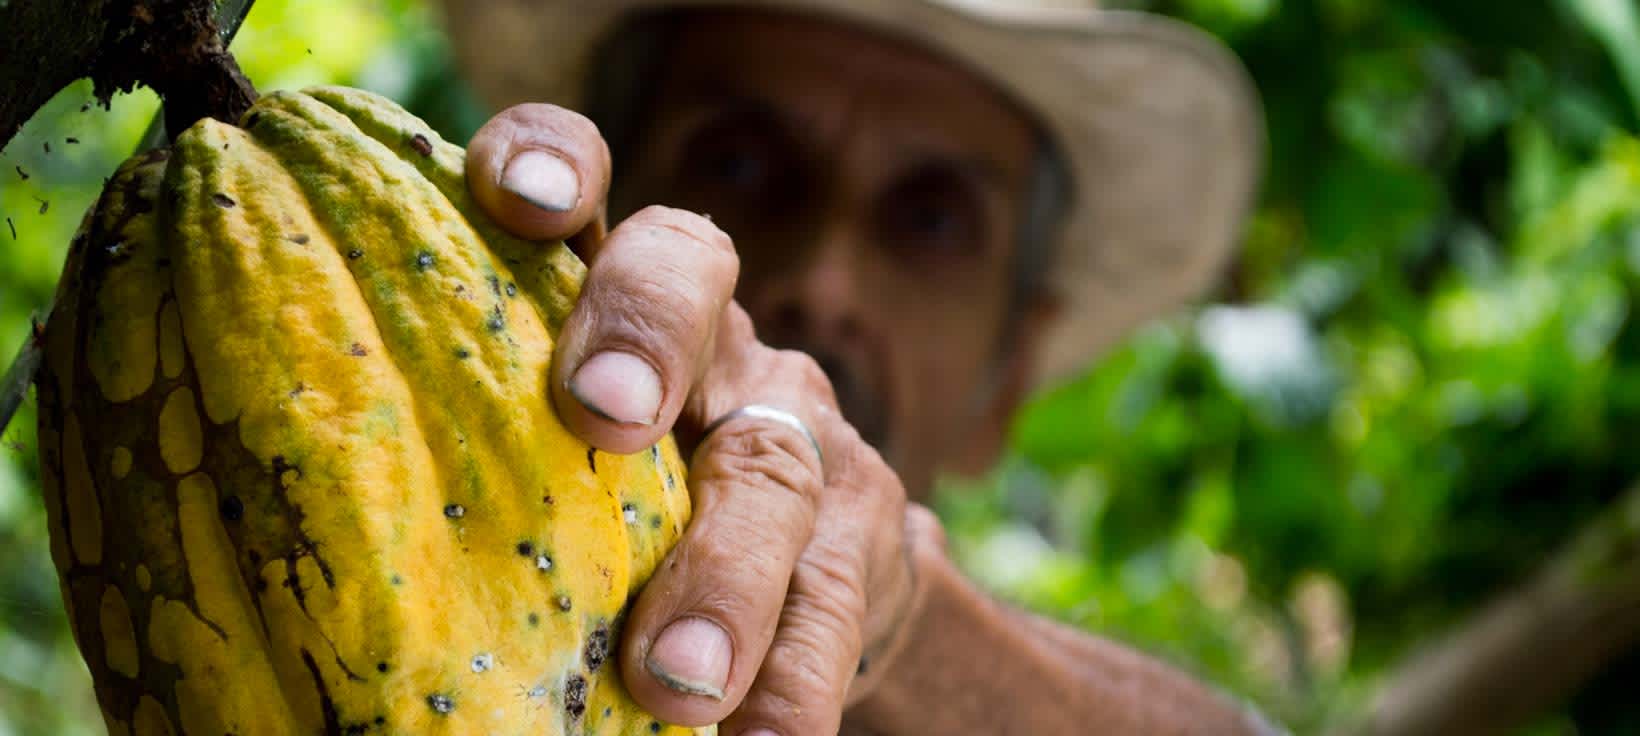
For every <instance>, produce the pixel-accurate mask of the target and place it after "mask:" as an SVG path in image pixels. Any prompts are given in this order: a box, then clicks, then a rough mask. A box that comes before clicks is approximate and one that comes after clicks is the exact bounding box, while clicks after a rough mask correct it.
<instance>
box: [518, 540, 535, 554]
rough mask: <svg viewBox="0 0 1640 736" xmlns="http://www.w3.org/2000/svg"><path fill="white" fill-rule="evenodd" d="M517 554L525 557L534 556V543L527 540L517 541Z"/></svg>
mask: <svg viewBox="0 0 1640 736" xmlns="http://www.w3.org/2000/svg"><path fill="white" fill-rule="evenodd" d="M518 554H520V555H523V556H525V557H532V556H534V555H535V545H533V544H530V542H529V541H528V540H525V541H523V542H519V543H518Z"/></svg>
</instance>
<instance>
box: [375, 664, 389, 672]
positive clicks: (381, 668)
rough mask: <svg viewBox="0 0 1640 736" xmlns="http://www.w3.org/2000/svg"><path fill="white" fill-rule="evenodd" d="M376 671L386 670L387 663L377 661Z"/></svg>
mask: <svg viewBox="0 0 1640 736" xmlns="http://www.w3.org/2000/svg"><path fill="white" fill-rule="evenodd" d="M376 671H377V672H386V671H387V663H386V662H377V663H376Z"/></svg>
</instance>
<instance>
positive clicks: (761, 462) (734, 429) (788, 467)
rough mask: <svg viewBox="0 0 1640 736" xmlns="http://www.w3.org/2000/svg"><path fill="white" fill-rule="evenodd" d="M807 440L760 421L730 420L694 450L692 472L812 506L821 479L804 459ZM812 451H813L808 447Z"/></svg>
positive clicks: (710, 479) (701, 477)
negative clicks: (780, 494)
mask: <svg viewBox="0 0 1640 736" xmlns="http://www.w3.org/2000/svg"><path fill="white" fill-rule="evenodd" d="M803 442H806V440H804V439H803V438H802V437H801V436H799V435H798V434H797V433H796V432H793V431H790V430H786V429H785V428H783V427H770V426H765V425H764V424H763V423H761V422H746V421H740V422H731V423H728V424H727V425H725V426H724V427H722V428H721V429H719V430H718V431H716V432H713V433H712V435H711V437H710V438H708V440H707V442H706V443H705V444H703V445H701V447H700V448H699V449H698V450H697V451H696V455H697V457H696V461H695V463H694V465H693V466H692V467H691V471H692V473H694V474H695V476H696V477H698V478H700V479H701V481H702V482H706V481H727V482H730V483H738V484H742V485H746V486H750V487H754V488H757V489H760V490H768V489H773V490H779V491H785V492H788V493H789V494H791V495H792V496H793V497H794V498H795V499H798V500H800V501H802V502H803V503H805V504H808V505H810V506H812V505H813V504H814V502H815V500H816V499H817V498H818V497H819V495H820V480H819V478H818V477H817V476H816V474H815V472H814V470H813V469H812V468H811V467H809V465H808V463H807V462H805V461H804V459H803V458H804V455H803V452H804V451H805V450H807V448H806V447H804V446H802V445H800V444H799V443H803ZM809 452H810V454H812V451H809Z"/></svg>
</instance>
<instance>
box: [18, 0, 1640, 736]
mask: <svg viewBox="0 0 1640 736" xmlns="http://www.w3.org/2000/svg"><path fill="white" fill-rule="evenodd" d="M1110 4H1117V5H1121V6H1124V7H1137V8H1143V9H1149V10H1153V11H1157V12H1164V13H1169V14H1173V15H1177V16H1181V17H1183V18H1185V19H1187V20H1190V21H1192V22H1195V23H1197V24H1199V25H1202V26H1204V27H1206V28H1208V29H1209V30H1211V31H1212V32H1214V33H1217V34H1219V35H1220V36H1221V37H1223V38H1225V39H1226V40H1227V41H1228V42H1230V43H1231V44H1232V45H1233V46H1234V47H1235V48H1236V50H1237V51H1238V52H1239V53H1240V54H1241V55H1242V57H1243V58H1244V60H1245V61H1246V62H1247V64H1248V66H1249V67H1250V68H1251V70H1252V72H1253V75H1254V77H1255V78H1256V80H1257V82H1258V84H1259V87H1260V89H1261V90H1262V93H1263V95H1264V100H1265V104H1266V110H1267V114H1268V118H1269V137H1270V142H1271V156H1270V162H1269V166H1268V181H1267V185H1266V190H1265V195H1264V198H1263V201H1262V203H1261V206H1260V208H1259V210H1258V213H1257V215H1256V217H1255V218H1254V219H1253V221H1252V222H1251V223H1250V225H1249V227H1248V229H1247V238H1246V249H1245V254H1244V256H1243V258H1241V259H1240V261H1239V262H1238V263H1237V264H1236V267H1235V269H1234V271H1233V273H1231V274H1230V277H1229V278H1228V279H1227V285H1226V286H1225V288H1224V289H1223V290H1222V291H1221V292H1220V293H1219V294H1217V295H1216V296H1215V298H1214V299H1213V300H1212V303H1211V304H1208V305H1206V306H1204V307H1203V308H1201V309H1199V310H1195V311H1193V312H1191V313H1189V314H1181V315H1179V316H1177V317H1176V318H1173V319H1171V320H1167V321H1165V322H1162V323H1159V324H1156V325H1153V326H1151V327H1149V328H1147V329H1145V330H1143V331H1142V332H1141V333H1140V334H1138V335H1136V336H1135V337H1134V338H1133V339H1132V340H1130V341H1128V342H1127V343H1126V344H1124V345H1123V346H1121V347H1120V348H1119V349H1117V350H1114V351H1113V352H1112V353H1111V354H1109V355H1108V356H1106V357H1105V359H1104V360H1103V361H1102V362H1101V363H1100V365H1099V366H1098V367H1097V368H1096V369H1094V370H1093V371H1092V372H1090V373H1089V374H1088V375H1086V376H1085V377H1083V378H1081V379H1080V380H1077V381H1075V382H1073V383H1071V384H1070V385H1067V386H1065V387H1063V388H1061V389H1059V390H1057V391H1054V392H1051V393H1050V394H1049V395H1047V396H1044V397H1041V398H1040V399H1039V400H1037V401H1035V402H1033V404H1032V405H1031V406H1030V407H1029V408H1028V410H1027V411H1026V412H1024V413H1023V415H1022V416H1021V417H1020V419H1019V421H1018V424H1017V426H1016V431H1015V439H1014V448H1015V452H1014V453H1013V455H1012V457H1011V458H1010V460H1009V461H1008V462H1007V463H1005V464H1004V466H1003V467H1001V468H1000V469H998V470H997V472H996V473H994V474H993V475H992V476H991V477H988V478H985V479H981V480H975V481H955V480H954V481H951V482H950V483H948V484H947V486H948V487H947V488H946V489H945V491H944V492H942V493H941V495H940V498H939V501H938V504H937V505H938V508H939V510H940V512H941V514H942V516H943V518H944V519H945V520H946V523H947V526H948V528H949V531H950V534H951V538H952V548H953V552H954V554H956V555H957V557H958V559H959V561H960V562H961V563H962V564H963V565H964V566H965V567H966V568H967V569H968V570H969V571H970V572H971V573H972V574H973V575H974V576H975V577H976V578H977V579H979V580H981V581H982V582H983V583H984V584H986V585H987V586H988V587H990V588H991V589H993V590H995V591H997V592H998V593H999V594H1001V595H1003V596H1005V597H1007V598H1010V599H1012V600H1015V601H1017V602H1019V603H1020V604H1022V605H1025V606H1028V607H1030V608H1032V609H1035V610H1039V611H1042V612H1044V613H1047V614H1050V615H1053V616H1056V617H1058V618H1062V619H1064V620H1067V621H1071V622H1074V623H1076V624H1079V625H1082V626H1085V627H1087V628H1089V629H1092V630H1095V631H1099V632H1103V633H1107V634H1110V635H1113V636H1116V637H1118V638H1120V639H1122V640H1124V641H1129V642H1133V643H1135V644H1137V645H1139V646H1142V647H1144V648H1146V649H1148V650H1150V651H1154V652H1157V653H1159V654H1162V655H1164V656H1167V657H1169V658H1171V659H1173V660H1174V661H1176V662H1178V663H1180V664H1181V665H1182V666H1185V667H1187V668H1190V669H1193V670H1195V671H1198V672H1201V673H1202V674H1203V675H1204V676H1205V677H1207V678H1209V679H1211V680H1212V681H1214V682H1216V683H1218V684H1220V685H1221V686H1223V687H1225V688H1226V689H1228V690H1231V691H1234V692H1236V693H1238V694H1241V695H1243V696H1245V697H1248V698H1251V699H1253V700H1255V701H1257V702H1258V703H1260V704H1261V705H1262V706H1263V707H1265V708H1266V709H1268V710H1269V711H1271V712H1272V713H1273V714H1275V715H1277V716H1278V717H1280V718H1281V719H1283V720H1285V721H1286V722H1287V723H1288V724H1289V725H1290V726H1291V727H1292V728H1293V729H1294V730H1295V731H1296V732H1301V733H1307V732H1312V731H1315V730H1319V729H1320V728H1322V727H1323V726H1324V725H1325V724H1327V723H1330V722H1336V721H1338V720H1339V719H1342V718H1347V717H1348V716H1349V715H1350V714H1351V713H1352V712H1354V711H1355V709H1357V708H1359V707H1360V706H1361V705H1362V703H1363V702H1364V699H1365V698H1366V697H1367V696H1368V695H1369V694H1370V692H1371V689H1372V688H1373V686H1374V685H1375V684H1376V683H1377V682H1378V678H1380V677H1381V676H1382V675H1383V674H1384V673H1385V672H1386V669H1387V668H1388V667H1389V666H1390V665H1392V664H1393V663H1394V662H1396V661H1397V660H1398V659H1399V658H1401V657H1402V656H1404V655H1405V654H1406V653H1407V652H1408V651H1409V649H1410V647H1412V646H1413V645H1414V644H1416V643H1417V642H1419V641H1421V640H1423V639H1424V638H1426V637H1429V636H1431V635H1434V634H1436V633H1438V632H1440V631H1441V630H1443V629H1444V628H1446V627H1448V626H1451V625H1454V624H1455V623H1457V622H1459V621H1461V620H1462V618H1463V616H1464V615H1465V614H1466V613H1468V612H1471V611H1473V610H1474V608H1475V607H1476V606H1477V605H1479V604H1480V603H1482V602H1484V601H1485V600H1487V599H1488V597H1490V596H1492V595H1494V594H1496V593H1498V592H1499V591H1501V590H1503V589H1506V588H1507V587H1509V586H1510V585H1511V584H1512V583H1515V582H1518V581H1519V580H1520V579H1521V578H1522V577H1523V576H1524V575H1526V574H1527V573H1528V572H1529V571H1530V570H1532V569H1533V567H1534V566H1535V565H1536V564H1539V563H1541V561H1542V560H1543V559H1544V558H1545V557H1546V556H1548V555H1549V554H1551V553H1552V552H1553V551H1554V550H1555V549H1556V548H1557V547H1558V546H1559V545H1560V544H1561V543H1563V542H1564V541H1565V539H1566V538H1567V536H1568V535H1570V534H1571V533H1572V532H1573V531H1574V530H1575V529H1577V528H1578V527H1579V526H1580V525H1582V524H1584V523H1587V521H1588V520H1589V519H1591V518H1592V517H1593V516H1594V515H1596V514H1597V513H1598V512H1599V511H1600V510H1601V509H1602V508H1603V507H1605V506H1606V505H1607V504H1609V503H1610V502H1611V501H1612V500H1613V499H1614V498H1615V497H1616V496H1617V495H1618V494H1619V493H1621V492H1622V491H1623V490H1624V489H1626V488H1627V487H1628V486H1629V485H1630V484H1631V483H1632V482H1633V481H1634V479H1635V477H1636V475H1637V471H1640V433H1636V432H1634V431H1632V429H1631V427H1633V426H1636V422H1637V420H1640V322H1637V320H1636V319H1635V318H1634V316H1633V314H1632V312H1633V311H1634V307H1633V302H1634V300H1635V295H1636V289H1637V286H1640V139H1637V138H1636V137H1634V135H1633V131H1634V130H1635V129H1636V123H1637V121H1640V115H1637V112H1636V109H1637V105H1640V23H1637V21H1636V14H1635V9H1634V7H1633V5H1632V3H1631V1H1630V0H1562V1H1560V2H1518V3H1497V2H1491V1H1483V0H1171V1H1169V0H1154V1H1145V0H1129V1H1128V2H1122V3H1110ZM235 51H236V53H237V54H238V55H239V58H240V60H241V63H242V65H243V66H244V67H245V69H246V70H247V72H248V73H249V74H250V76H251V77H252V78H253V79H254V80H256V81H257V82H258V84H259V86H261V87H263V88H277V87H293V86H300V85H303V84H310V83H316V82H343V83H349V84H355V85H358V86H363V87H367V88H370V89H375V90H377V91H380V92H383V93H386V94H388V95H390V96H393V97H395V98H396V99H399V100H401V101H403V102H405V103H406V104H407V105H409V106H410V107H411V108H412V109H413V110H415V111H416V112H418V114H421V115H422V116H423V117H424V118H426V119H428V120H429V121H430V122H432V123H433V124H434V125H435V126H436V127H438V128H439V129H440V130H441V131H443V132H444V134H445V135H446V137H448V138H450V139H452V140H458V141H461V140H465V139H466V138H467V136H468V135H469V134H470V133H471V131H472V130H473V129H474V128H475V127H476V126H477V125H478V124H479V123H480V122H482V120H483V117H484V113H483V111H482V110H481V109H480V107H479V106H478V105H476V104H475V103H474V101H473V100H472V99H471V97H470V96H469V94H468V92H467V91H466V90H465V88H464V87H462V86H461V85H460V84H459V83H458V81H457V80H456V75H455V71H454V70H453V69H452V67H451V66H450V61H449V57H448V54H447V50H446V48H445V45H444V41H443V39H442V38H441V36H440V35H439V33H438V31H437V27H436V22H435V18H434V17H433V16H432V14H431V13H430V12H429V10H428V9H427V8H426V7H424V6H423V4H422V3H419V2H414V1H413V0H348V1H347V2H338V1H329V2H327V1H322V0H259V1H258V2H257V3H256V5H255V10H254V11H253V13H252V16H251V18H250V20H249V22H248V23H247V24H246V26H245V28H244V30H243V31H242V33H241V36H240V39H239V40H238V41H237V42H236V44H235ZM87 100H88V90H87V89H86V88H84V87H75V88H71V89H69V90H66V91H65V92H64V93H63V94H61V95H59V97H58V99H57V100H56V101H54V103H53V104H52V106H51V107H50V108H48V109H47V110H45V111H43V112H42V113H41V114H40V115H38V116H37V118H36V119H35V120H34V121H33V122H32V123H31V124H30V126H29V127H28V128H27V129H26V131H25V134H24V135H23V136H21V137H19V138H18V139H17V140H16V141H14V142H13V143H12V144H11V145H10V146H9V147H8V148H7V149H6V150H5V152H4V154H3V156H0V164H3V168H0V183H3V189H0V215H4V217H6V218H7V219H8V221H9V224H10V225H11V226H14V227H15V228H16V235H15V236H12V234H11V233H10V232H9V231H7V230H0V356H6V357H9V356H10V355H11V354H12V352H13V351H15V349H16V348H17V346H18V345H20V344H21V343H22V341H23V340H24V339H26V337H27V335H28V333H29V330H30V327H29V323H30V317H31V315H34V314H38V313H40V311H41V310H43V309H44V307H45V305H46V304H47V303H48V301H49V296H50V294H51V291H52V288H53V284H54V283H55V279H56V275H57V270H58V268H59V267H60V263H61V259H62V256H63V252H64V249H65V248H66V245H67V243H68V241H69V239H70V237H71V235H72V232H73V229H74V227H75V226H76V225H77V221H78V218H79V216H80V213H81V212H83V211H84V209H85V207H86V206H88V205H89V204H90V202H91V201H92V199H93V198H94V196H95V194H96V191H97V189H98V188H99V187H100V185H101V181H102V178H103V177H104V176H106V175H107V174H108V173H109V172H111V171H112V170H113V168H114V166H115V165H116V164H117V162H118V161H119V160H120V159H121V158H122V157H123V156H124V155H126V154H128V153H129V152H130V151H131V149H132V147H133V146H134V145H135V143H136V141H137V140H138V139H139V137H140V135H141V132H142V130H143V127H144V126H145V125H146V123H147V120H148V118H149V117H150V116H151V115H152V112H153V109H154V105H155V103H154V101H153V99H152V97H151V96H148V95H146V94H142V93H139V94H135V95H131V96H129V97H126V98H122V99H119V100H117V101H116V103H115V104H114V105H113V106H112V109H111V110H103V109H101V108H99V107H95V106H93V107H91V108H89V109H82V105H84V103H86V102H87ZM69 138H74V139H76V140H77V141H78V142H77V143H69V142H68V139H69ZM48 145H49V147H50V150H49V152H48V151H47V146H48ZM25 174H26V175H27V178H26V179H25V178H24V175H25ZM33 422H34V418H33V416H32V415H31V414H30V413H29V412H28V410H27V409H26V408H25V412H24V414H23V415H22V416H21V417H20V418H19V419H18V421H16V422H14V423H13V426H12V427H11V428H10V429H9V430H8V431H7V432H6V433H5V435H4V445H3V447H0V551H3V557H4V559H5V560H7V562H8V564H7V565H6V566H5V567H4V569H0V736H6V735H7V734H13V733H16V734H59V733H61V734H77V733H99V732H100V729H101V727H100V725H98V724H97V720H96V716H95V706H94V704H93V703H92V701H91V699H90V696H89V694H88V688H87V682H86V675H85V672H84V669H83V666H81V665H80V663H79V661H78V659H77V655H76V654H75V653H74V652H73V650H72V642H71V640H70V638H69V634H68V631H67V628H66V626H65V624H64V621H63V618H62V616H63V614H62V610H61V605H60V603H59V602H58V599H57V592H56V587H55V575H54V573H53V571H52V568H51V565H50V562H49V558H48V555H47V553H46V544H45V532H44V518H43V513H42V512H41V509H40V502H39V492H38V488H37V476H36V471H35V464H34V447H33ZM1637 679H1640V657H1637V656H1631V657H1629V658H1628V659H1627V661H1624V662H1620V663H1618V664H1617V665H1615V666H1613V667H1611V668H1609V669H1608V671H1606V672H1605V673H1603V674H1602V675H1601V676H1600V678H1599V679H1598V680H1597V681H1596V682H1595V683H1594V684H1592V685H1591V686H1590V687H1588V688H1586V689H1585V690H1584V691H1583V692H1582V693H1580V694H1579V695H1578V696H1576V697H1575V698H1574V699H1572V700H1571V701H1570V702H1568V703H1566V704H1564V706H1563V707H1562V708H1560V709H1559V710H1558V711H1557V712H1556V713H1552V714H1546V715H1545V716H1544V718H1543V719H1542V720H1541V721H1540V722H1538V723H1536V724H1534V725H1533V726H1531V727H1530V728H1529V729H1528V731H1527V732H1529V733H1545V734H1547V733H1587V734H1616V733H1631V732H1636V731H1640V714H1637V713H1636V712H1635V709H1634V707H1633V706H1632V700H1633V695H1632V683H1633V682H1635V681H1636V680H1637Z"/></svg>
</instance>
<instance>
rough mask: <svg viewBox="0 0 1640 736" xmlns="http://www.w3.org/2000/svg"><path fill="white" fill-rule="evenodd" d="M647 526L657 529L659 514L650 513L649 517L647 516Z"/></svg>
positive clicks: (659, 525) (659, 521)
mask: <svg viewBox="0 0 1640 736" xmlns="http://www.w3.org/2000/svg"><path fill="white" fill-rule="evenodd" d="M649 528H650V529H659V528H661V515H660V514H651V515H650V517H649Z"/></svg>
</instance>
